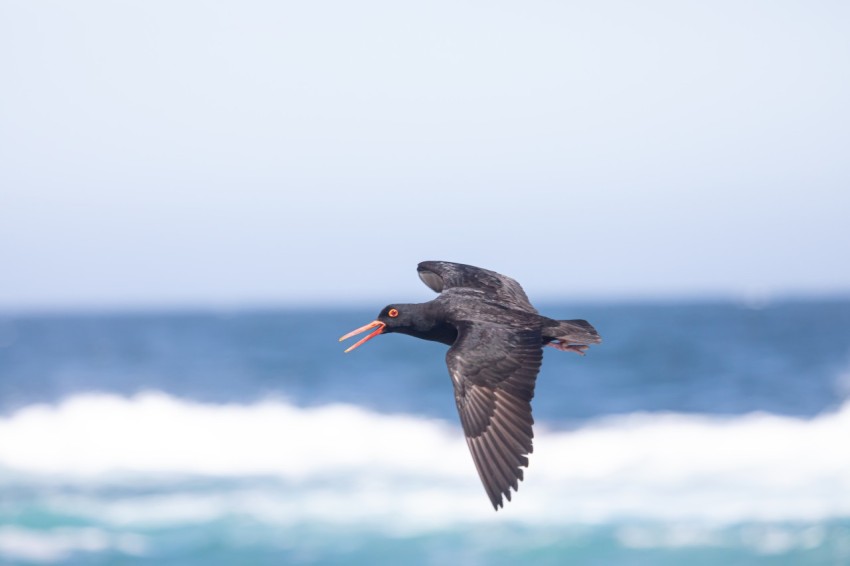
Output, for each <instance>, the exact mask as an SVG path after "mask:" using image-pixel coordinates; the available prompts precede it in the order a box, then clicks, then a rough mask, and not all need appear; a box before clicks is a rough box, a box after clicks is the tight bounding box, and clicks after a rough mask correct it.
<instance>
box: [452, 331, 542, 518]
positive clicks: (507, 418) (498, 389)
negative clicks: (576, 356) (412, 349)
mask: <svg viewBox="0 0 850 566" xmlns="http://www.w3.org/2000/svg"><path fill="white" fill-rule="evenodd" d="M458 330H459V333H458V338H457V340H456V341H455V343H454V345H453V346H452V347H451V348H450V349H449V351H448V353H447V354H446V365H448V367H449V375H450V376H451V378H452V381H453V382H454V390H455V401H456V402H457V410H458V412H459V413H460V422H461V424H462V425H463V431H464V433H465V435H466V443H467V445H468V446H469V451H470V452H472V460H473V461H474V462H475V467H476V469H477V470H478V475H479V476H480V477H481V482H482V483H483V484H484V489H485V490H486V491H487V495H488V497H489V498H490V502H491V503H492V504H493V508H494V509H497V510H498V509H499V507H500V506H502V505H503V501H502V496H503V495H504V496H505V497H507V498H508V501H510V500H511V491H510V488H513V489H514V491H516V490H517V488H518V481H519V480H521V479H522V478H523V471H522V467H527V466H528V458H527V457H526V456H527V455H528V454H531V451H532V441H531V439H532V438H533V436H534V433H533V431H532V428H531V427H532V424H534V419H533V418H532V417H531V398H532V397H534V383H535V380H536V379H537V373H538V372H539V371H540V363H541V362H542V360H543V348H542V346H541V344H540V342H541V338H540V331H539V330H527V329H517V328H511V327H507V326H501V325H497V324H489V323H480V322H469V323H466V324H464V325H463V326H462V327H461V328H459V329H458Z"/></svg>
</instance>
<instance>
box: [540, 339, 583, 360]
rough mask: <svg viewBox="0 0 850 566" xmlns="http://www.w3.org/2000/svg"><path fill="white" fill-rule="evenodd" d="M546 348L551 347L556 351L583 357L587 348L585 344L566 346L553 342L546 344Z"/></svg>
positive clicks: (562, 343)
mask: <svg viewBox="0 0 850 566" xmlns="http://www.w3.org/2000/svg"><path fill="white" fill-rule="evenodd" d="M546 345H547V346H552V347H553V348H555V349H556V350H560V351H562V352H575V353H576V354H578V355H580V356H583V355H584V353H585V352H586V351H587V349H588V348H589V346H587V345H585V344H567V343H566V342H560V341H554V342H549V343H548V344H546Z"/></svg>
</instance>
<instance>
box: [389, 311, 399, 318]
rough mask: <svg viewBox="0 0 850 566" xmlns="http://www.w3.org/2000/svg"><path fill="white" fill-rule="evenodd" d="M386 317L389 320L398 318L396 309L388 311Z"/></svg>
mask: <svg viewBox="0 0 850 566" xmlns="http://www.w3.org/2000/svg"><path fill="white" fill-rule="evenodd" d="M387 316H388V317H390V318H395V317H397V316H398V310H397V309H390V310H389V312H388V313H387Z"/></svg>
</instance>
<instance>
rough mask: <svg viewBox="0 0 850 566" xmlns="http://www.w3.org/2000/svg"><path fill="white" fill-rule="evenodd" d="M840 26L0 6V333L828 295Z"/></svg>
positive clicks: (742, 18) (790, 7) (512, 10)
mask: <svg viewBox="0 0 850 566" xmlns="http://www.w3.org/2000/svg"><path fill="white" fill-rule="evenodd" d="M848 62H850V4H848V3H847V2H842V1H835V2H802V1H801V2H781V1H752V2H740V1H729V2H678V1H677V2H628V1H622V2H608V1H594V2H546V1H529V2H493V1H486V2H484V1H481V2H457V1H434V2H399V1H386V2H375V1H368V0H367V1H361V2H335V1H325V2H321V1H319V2H279V1H265V0H253V1H240V2H211V1H179V0H178V1H171V0H170V1H167V2H166V1H162V0H150V1H144V2H142V1H136V2H131V1H116V0H109V1H102V2H96V1H76V2H64V1H62V2H59V1H54V2H51V1H45V2H29V1H24V0H21V1H17V0H14V1H13V0H0V81H2V87H0V308H3V309H9V308H11V309H17V308H24V309H26V308H39V309H42V308H52V307H62V308H67V307H70V308H77V307H90V306H93V307H128V306H129V307H138V306H140V307H146V306H174V305H187V306H251V305H261V304H272V305H274V304H311V305H313V304H339V303H346V302H350V301H351V302H358V303H361V304H363V303H367V304H371V302H372V301H374V303H375V304H376V306H378V307H379V306H382V305H384V304H386V303H389V302H396V301H411V302H412V301H416V300H424V299H427V298H429V297H430V296H431V293H430V291H428V290H427V289H426V288H425V287H424V286H423V285H422V284H421V283H420V282H419V280H418V278H417V277H416V273H415V266H416V264H417V263H418V262H419V261H421V260H425V259H444V260H453V261H461V262H464V263H471V264H475V265H480V266H482V267H488V268H491V269H495V270H497V271H500V272H502V273H505V274H508V275H511V276H513V277H515V278H516V279H518V280H519V281H520V282H521V283H522V284H523V285H524V287H525V288H526V290H527V291H528V293H529V295H530V296H531V298H532V299H538V300H559V299H560V300H574V299H588V298H589V299H594V300H596V299H602V300H607V299H620V298H641V297H649V298H653V299H664V298H670V297H677V298H678V297H704V296H717V295H721V296H735V297H740V296H752V295H758V296H761V295H766V296H783V295H800V294H802V295H814V296H817V295H822V294H825V293H827V294H835V293H838V294H843V295H847V294H850V253H849V252H848V248H850V245H849V244H850V221H848V217H850V158H848V156H850V104H848V101H850V63H848Z"/></svg>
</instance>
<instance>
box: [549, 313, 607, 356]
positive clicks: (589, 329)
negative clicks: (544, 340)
mask: <svg viewBox="0 0 850 566" xmlns="http://www.w3.org/2000/svg"><path fill="white" fill-rule="evenodd" d="M552 322H554V323H555V324H554V325H553V326H551V327H549V328H546V335H547V336H551V342H549V344H548V345H549V346H554V347H555V348H557V349H559V350H564V351H569V352H577V353H579V354H584V352H585V350H587V348H588V347H589V346H590V345H591V344H599V343H600V342H602V337H600V336H599V333H598V332H597V331H596V329H595V328H593V325H591V324H590V323H589V322H587V321H586V320H554V321H552Z"/></svg>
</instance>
